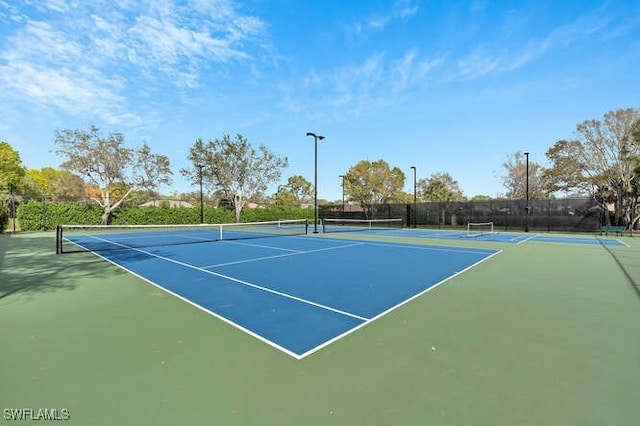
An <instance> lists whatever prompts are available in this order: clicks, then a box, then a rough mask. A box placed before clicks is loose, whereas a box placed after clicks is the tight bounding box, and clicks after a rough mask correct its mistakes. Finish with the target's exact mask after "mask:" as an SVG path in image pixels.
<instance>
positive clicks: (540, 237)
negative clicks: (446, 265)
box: [353, 228, 625, 247]
mask: <svg viewBox="0 0 640 426" xmlns="http://www.w3.org/2000/svg"><path fill="white" fill-rule="evenodd" d="M353 232H366V233H367V234H377V235H384V236H393V237H402V238H429V239H435V240H438V239H440V240H458V241H460V240H468V241H485V242H498V243H509V244H522V243H526V242H542V243H556V244H586V245H605V246H618V247H623V246H625V244H624V243H623V242H621V241H620V240H618V239H615V238H602V237H598V236H596V237H588V236H576V237H570V236H564V235H551V234H536V233H533V232H530V233H527V232H500V231H496V232H492V233H485V234H476V235H471V236H470V235H469V234H468V233H467V231H461V230H440V229H420V228H418V229H413V228H403V229H371V230H366V231H357V230H354V231H353Z"/></svg>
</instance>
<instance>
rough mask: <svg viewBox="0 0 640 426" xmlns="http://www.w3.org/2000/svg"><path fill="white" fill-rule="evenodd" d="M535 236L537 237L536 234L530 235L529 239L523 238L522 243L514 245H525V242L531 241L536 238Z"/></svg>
mask: <svg viewBox="0 0 640 426" xmlns="http://www.w3.org/2000/svg"><path fill="white" fill-rule="evenodd" d="M537 236H538V234H531V236H530V237H529V238H525V239H524V240H522V241H518V242H517V243H516V245H518V244H522V243H526V242H527V241H529V240H533V239H534V238H535V237H537Z"/></svg>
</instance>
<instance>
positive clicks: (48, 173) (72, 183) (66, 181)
mask: <svg viewBox="0 0 640 426" xmlns="http://www.w3.org/2000/svg"><path fill="white" fill-rule="evenodd" d="M24 182H25V187H26V193H25V194H26V195H30V196H32V197H39V196H43V195H44V196H46V197H47V198H49V199H51V200H53V201H77V200H81V199H82V198H83V197H84V196H85V190H84V181H83V180H82V178H81V177H79V176H77V175H74V174H73V173H71V172H70V171H68V170H58V169H54V168H53V167H43V168H42V169H29V170H27V173H26V175H25V177H24Z"/></svg>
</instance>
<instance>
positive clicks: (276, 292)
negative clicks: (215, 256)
mask: <svg viewBox="0 0 640 426" xmlns="http://www.w3.org/2000/svg"><path fill="white" fill-rule="evenodd" d="M89 237H90V238H94V239H96V240H99V241H104V242H106V243H110V244H116V245H118V246H121V247H123V248H127V249H130V250H135V251H137V252H140V253H143V254H146V255H148V256H151V257H155V258H158V259H162V260H166V261H167V262H171V263H175V264H176V265H180V266H184V267H186V268H190V269H195V270H196V271H199V272H204V273H205V274H209V275H214V276H216V277H219V278H223V279H226V280H229V281H233V282H236V283H239V284H243V285H246V286H247V287H252V288H255V289H257V290H262V291H264V292H267V293H271V294H275V295H278V296H281V297H284V298H287V299H291V300H295V301H297V302H302V303H305V304H307V305H311V306H315V307H316V308H320V309H325V310H327V311H331V312H335V313H337V314H340V315H344V316H347V317H351V318H355V319H358V320H361V321H366V320H367V318H365V317H361V316H360V315H356V314H352V313H351V312H346V311H342V310H340V309H336V308H332V307H331V306H326V305H322V304H320V303H316V302H312V301H310V300H307V299H303V298H301V297H297V296H293V295H291V294H287V293H283V292H281V291H277V290H273V289H270V288H268V287H263V286H260V285H257V284H253V283H250V282H248V281H244V280H240V279H238V278H233V277H230V276H228V275H224V274H220V273H218V272H213V271H209V270H207V269H203V268H201V267H198V266H194V265H190V264H188V263H184V262H181V261H179V260H175V259H170V258H168V257H164V256H160V255H157V254H154V253H149V252H148V251H145V250H141V249H138V248H135V247H130V246H127V245H126V244H120V243H116V242H113V241H109V240H107V239H104V238H100V237H96V236H94V235H89Z"/></svg>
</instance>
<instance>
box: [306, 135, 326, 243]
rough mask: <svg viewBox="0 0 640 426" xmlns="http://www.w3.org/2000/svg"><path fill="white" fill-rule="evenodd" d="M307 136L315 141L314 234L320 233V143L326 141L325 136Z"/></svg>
mask: <svg viewBox="0 0 640 426" xmlns="http://www.w3.org/2000/svg"><path fill="white" fill-rule="evenodd" d="M307 136H312V137H313V141H314V147H315V148H314V152H315V155H314V156H315V166H314V177H313V233H314V234H317V233H318V141H319V140H320V141H321V140H322V139H324V136H320V135H316V134H315V133H311V132H307Z"/></svg>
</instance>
